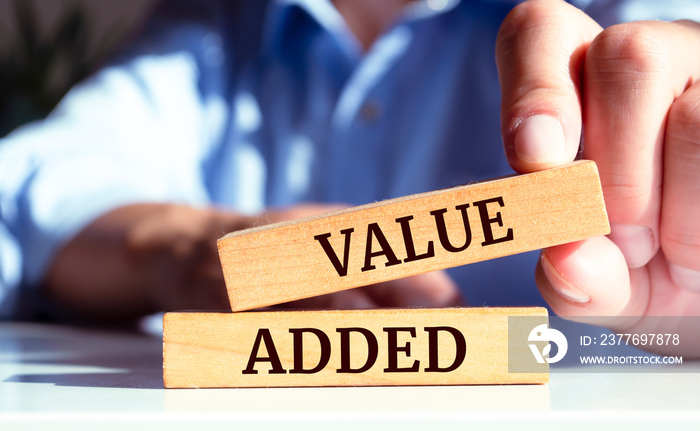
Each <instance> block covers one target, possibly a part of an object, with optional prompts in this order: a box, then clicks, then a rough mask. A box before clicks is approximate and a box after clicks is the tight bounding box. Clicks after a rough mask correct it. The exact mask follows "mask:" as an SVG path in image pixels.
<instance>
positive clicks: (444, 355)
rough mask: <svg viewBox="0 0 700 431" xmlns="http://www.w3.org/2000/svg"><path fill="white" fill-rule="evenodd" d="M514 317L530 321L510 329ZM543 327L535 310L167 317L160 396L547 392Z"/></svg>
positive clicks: (542, 317) (543, 316) (542, 316)
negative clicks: (334, 390) (300, 389)
mask: <svg viewBox="0 0 700 431" xmlns="http://www.w3.org/2000/svg"><path fill="white" fill-rule="evenodd" d="M514 316H527V317H528V318H529V319H524V320H516V324H513V320H512V319H509V318H510V317H514ZM532 319H534V321H533V320H532ZM547 321H548V318H547V310H546V309H544V308H539V307H528V308H443V309H383V310H353V311H346V310H332V311H265V312H263V311H260V312H243V313H167V314H166V315H165V317H164V321H163V329H164V332H163V382H164V384H165V387H166V388H210V387H273V386H389V385H391V386H393V385H462V384H504V383H505V384H507V383H514V384H522V383H546V382H548V380H549V374H548V372H549V370H548V365H547V363H543V364H537V362H536V361H535V359H534V358H533V353H532V351H531V350H530V347H529V346H528V334H530V331H531V330H532V329H533V328H534V327H535V326H538V325H540V324H546V323H547ZM517 322H522V324H520V323H517ZM509 336H510V340H509ZM513 337H515V339H516V340H517V342H516V343H513V342H512V341H513ZM509 341H511V342H510V347H509ZM509 349H510V351H509ZM540 350H542V349H541V348H540ZM514 363H530V365H528V367H526V368H522V367H520V369H521V370H522V369H527V370H528V372H512V370H513V369H514V368H518V367H513V364H514ZM509 366H510V369H509ZM533 367H534V368H533Z"/></svg>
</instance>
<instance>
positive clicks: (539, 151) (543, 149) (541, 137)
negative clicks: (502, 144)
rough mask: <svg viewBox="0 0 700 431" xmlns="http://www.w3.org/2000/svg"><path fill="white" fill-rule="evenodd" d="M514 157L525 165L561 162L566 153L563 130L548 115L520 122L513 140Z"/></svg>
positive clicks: (557, 122)
mask: <svg viewBox="0 0 700 431" xmlns="http://www.w3.org/2000/svg"><path fill="white" fill-rule="evenodd" d="M513 149H514V150H515V155H516V156H517V157H518V158H519V159H520V160H522V161H523V162H526V163H550V162H556V161H559V160H561V158H562V156H563V154H564V152H565V151H566V138H565V136H564V129H563V128H562V125H561V123H560V122H559V120H557V119H555V118H553V117H550V116H548V115H533V116H531V117H527V118H525V119H524V120H522V121H521V122H520V124H519V125H518V130H517V132H516V133H515V139H514V140H513Z"/></svg>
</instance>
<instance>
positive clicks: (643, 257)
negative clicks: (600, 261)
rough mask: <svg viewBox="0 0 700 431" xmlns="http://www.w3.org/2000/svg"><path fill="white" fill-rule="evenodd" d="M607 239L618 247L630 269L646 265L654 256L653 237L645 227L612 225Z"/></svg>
mask: <svg viewBox="0 0 700 431" xmlns="http://www.w3.org/2000/svg"><path fill="white" fill-rule="evenodd" d="M609 238H610V239H611V240H612V242H614V243H615V245H617V246H618V247H620V250H621V251H622V254H623V255H624V256H625V261H627V266H629V267H630V268H639V267H642V266H644V265H646V264H647V263H649V261H650V260H651V258H652V257H654V254H656V245H654V235H653V234H652V233H651V229H649V228H648V227H646V226H638V225H629V224H612V225H611V226H610V235H609Z"/></svg>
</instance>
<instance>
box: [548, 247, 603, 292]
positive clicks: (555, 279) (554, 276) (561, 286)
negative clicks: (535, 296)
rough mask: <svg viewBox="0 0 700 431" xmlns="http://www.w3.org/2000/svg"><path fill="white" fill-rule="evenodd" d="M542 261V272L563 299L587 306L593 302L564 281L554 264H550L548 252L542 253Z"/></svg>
mask: <svg viewBox="0 0 700 431" xmlns="http://www.w3.org/2000/svg"><path fill="white" fill-rule="evenodd" d="M540 260H541V261H542V270H543V271H544V275H546V276H547V278H548V279H549V281H550V283H549V284H550V285H551V286H552V289H554V291H555V292H557V293H558V294H559V295H560V296H561V297H563V298H564V299H566V300H569V301H572V302H578V303H581V304H585V303H586V302H589V301H590V300H591V297H590V296H588V295H587V294H586V293H585V292H583V291H581V290H579V289H577V288H576V287H574V286H573V285H572V284H571V283H569V282H568V281H566V280H564V278H563V277H562V276H561V275H560V274H559V272H558V271H557V270H556V269H555V268H554V265H552V262H550V261H549V259H547V256H546V252H544V253H542V257H541V258H540Z"/></svg>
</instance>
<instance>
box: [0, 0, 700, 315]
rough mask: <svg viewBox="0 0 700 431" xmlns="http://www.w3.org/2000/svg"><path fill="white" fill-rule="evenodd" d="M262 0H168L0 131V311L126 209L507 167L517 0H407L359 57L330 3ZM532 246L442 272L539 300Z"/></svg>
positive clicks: (460, 177) (352, 191)
mask: <svg viewBox="0 0 700 431" xmlns="http://www.w3.org/2000/svg"><path fill="white" fill-rule="evenodd" d="M265 3H266V2H260V1H258V2H249V4H248V3H246V6H241V3H240V2H228V1H214V0H212V1H199V2H187V1H181V2H175V3H172V4H169V5H166V7H165V8H164V10H163V11H162V13H159V14H158V15H157V16H156V17H155V18H154V20H153V21H152V22H151V23H150V24H149V25H148V26H147V28H148V29H149V31H148V32H147V33H146V34H144V35H143V36H142V37H141V38H140V39H139V41H138V43H136V44H135V45H134V46H133V47H132V48H131V49H130V50H129V51H128V52H127V53H125V54H124V55H122V56H121V57H120V58H119V59H117V60H116V61H115V62H114V63H113V64H112V65H111V66H109V67H107V68H105V69H104V70H102V71H101V72H100V73H98V74H96V75H95V76H94V77H92V78H90V79H89V80H87V81H86V82H84V83H82V84H81V85H79V86H77V87H76V88H74V89H73V90H72V91H71V92H70V93H69V94H68V96H67V97H66V98H65V99H64V100H63V101H62V102H61V103H60V105H59V106H58V107H57V108H56V109H55V111H54V112H53V113H52V114H51V115H50V117H49V118H48V119H47V120H45V121H42V122H40V123H36V124H31V125H28V126H25V127H23V128H21V129H19V130H17V131H16V132H14V133H13V134H12V135H10V136H9V137H8V138H6V139H4V140H2V142H0V318H11V317H27V316H31V315H32V314H33V313H34V312H35V311H36V307H37V305H38V304H40V298H38V297H37V296H38V295H37V294H36V286H38V285H39V284H40V282H41V280H42V278H43V276H44V274H45V271H46V269H47V266H48V265H49V264H50V262H51V258H52V256H53V255H54V254H55V253H56V251H57V250H58V249H59V248H60V247H61V246H62V245H63V244H65V243H66V242H67V241H68V240H70V238H71V237H72V236H73V235H75V234H76V233H77V232H79V231H80V229H81V228H83V227H84V226H85V225H86V224H87V223H89V222H90V221H91V220H93V219H95V218H96V217H98V216H99V215H101V214H103V213H105V212H107V211H109V210H111V209H114V208H116V207H119V206H122V205H127V204H133V203H138V202H177V203H186V204H191V205H195V206H205V205H210V204H215V205H219V206H224V207H228V208H231V209H233V210H236V211H240V212H244V213H256V212H259V211H262V210H264V208H265V207H267V206H283V205H292V204H295V203H299V202H303V201H316V202H342V203H347V204H353V205H355V204H363V203H367V202H372V201H377V200H382V199H387V198H392V197H397V196H404V195H408V194H413V193H418V192H424V191H428V190H434V189H439V188H444V187H450V186H455V185H458V184H464V183H469V182H473V181H477V180H482V179H487V178H490V177H494V176H500V175H503V174H507V173H511V170H510V168H509V167H508V166H507V163H506V161H505V157H504V155H503V150H502V146H501V138H500V134H499V102H500V96H499V89H498V81H497V73H496V67H495V61H494V55H493V52H494V43H495V38H496V33H497V31H498V28H499V25H500V23H501V21H502V20H503V18H504V17H505V15H506V13H507V12H508V11H509V10H510V8H512V6H513V4H514V3H516V2H515V1H506V0H500V1H497V0H493V1H486V0H483V1H477V0H462V1H461V2H459V1H456V0H443V1H430V2H422V1H421V2H416V3H413V4H411V5H409V6H407V7H406V8H405V11H404V13H403V15H402V16H401V19H400V20H398V22H396V23H395V25H393V26H392V27H391V28H389V29H388V30H387V31H386V32H385V33H384V34H383V35H382V36H381V37H380V38H379V39H378V40H377V41H376V42H375V43H374V45H373V46H372V47H371V49H370V50H369V51H368V52H367V53H363V52H362V50H361V48H360V46H359V44H358V42H357V40H356V39H355V37H354V35H353V34H352V33H351V31H350V30H349V29H348V27H347V26H346V25H345V23H344V21H343V19H342V17H341V16H340V15H339V13H338V12H337V11H336V10H335V9H334V8H333V6H332V4H331V3H330V2H329V1H325V0H315V1H314V0H296V1H294V0H281V1H276V2H272V3H271V4H270V5H269V6H265ZM576 3H577V4H578V5H579V6H580V7H583V8H586V10H587V11H588V12H589V13H590V14H591V15H592V16H593V17H594V18H597V19H598V21H599V22H601V24H603V25H608V24H611V23H613V22H617V21H626V20H633V19H641V18H662V19H670V18H677V17H681V16H683V17H689V18H693V17H695V18H698V17H700V10H699V9H700V7H699V6H698V5H697V3H696V2H690V1H675V2H672V1H669V2H656V1H651V0H646V1H618V2H614V1H590V0H589V1H579V2H576ZM536 258H537V255H536V253H527V254H523V255H518V256H512V257H508V258H503V259H497V260H494V261H489V262H483V263H479V264H474V265H468V266H465V267H460V268H454V269H452V270H450V274H451V275H452V276H453V277H454V278H455V280H456V281H457V282H458V284H459V285H460V287H461V289H462V291H463V292H464V295H465V297H466V298H467V299H468V301H469V302H470V304H472V305H478V306H480V305H493V306H495V305H524V304H527V305H542V304H543V301H542V299H541V297H540V295H539V293H538V292H537V289H536V287H535V285H534V276H533V272H534V266H535V262H536Z"/></svg>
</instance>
